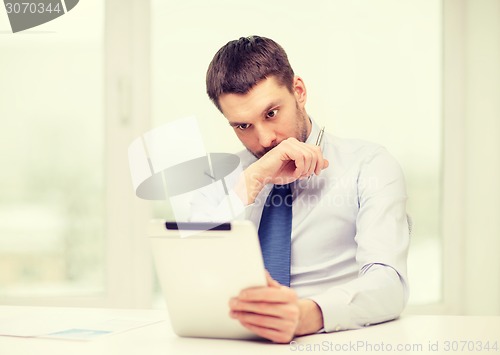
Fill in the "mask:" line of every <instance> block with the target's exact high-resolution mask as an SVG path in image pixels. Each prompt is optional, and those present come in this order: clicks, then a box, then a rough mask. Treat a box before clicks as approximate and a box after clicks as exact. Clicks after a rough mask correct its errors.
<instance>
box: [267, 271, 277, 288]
mask: <svg viewBox="0 0 500 355" xmlns="http://www.w3.org/2000/svg"><path fill="white" fill-rule="evenodd" d="M265 271H266V281H267V286H269V287H281V284H280V283H279V282H278V281H276V280H275V279H273V278H272V276H271V274H270V273H269V271H267V270H265Z"/></svg>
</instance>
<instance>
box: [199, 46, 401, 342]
mask: <svg viewBox="0 0 500 355" xmlns="http://www.w3.org/2000/svg"><path fill="white" fill-rule="evenodd" d="M206 82H207V93H208V95H209V97H210V99H211V100H212V101H213V102H214V104H215V105H216V106H217V108H218V109H219V110H220V112H221V113H222V114H223V115H224V116H225V118H226V119H227V120H228V122H229V124H230V125H231V126H232V127H233V129H234V131H235V133H236V135H237V136H238V138H239V139H240V141H241V142H242V143H243V145H244V146H245V147H246V151H244V152H242V153H241V154H240V158H241V160H242V162H243V167H244V172H243V175H242V177H241V179H240V181H239V183H238V184H236V186H235V187H234V190H233V191H232V193H233V194H234V196H237V198H236V200H238V202H239V203H240V204H242V206H245V209H246V210H245V218H248V219H250V220H253V221H254V222H255V223H256V225H257V226H259V224H260V227H259V237H260V239H261V244H262V243H264V242H266V241H267V239H266V238H271V237H269V236H268V235H266V236H263V234H264V232H262V233H261V231H263V230H264V227H263V226H262V223H263V222H264V219H268V216H267V215H268V214H269V213H274V212H270V210H267V209H266V206H265V205H266V199H268V196H270V191H271V190H272V189H273V185H275V186H290V191H291V192H290V193H291V195H290V196H291V201H292V202H291V206H292V211H293V212H292V215H293V219H292V220H291V225H292V226H291V235H290V236H289V237H288V238H289V240H290V244H291V260H290V264H291V265H289V268H290V271H289V273H290V275H289V278H290V287H288V286H286V285H285V286H284V285H282V284H280V283H278V282H277V281H276V280H274V279H273V277H272V276H271V275H269V274H268V285H267V287H259V288H252V289H246V290H242V291H241V293H240V294H239V295H238V296H237V297H235V298H234V299H231V300H230V301H229V307H230V316H231V317H233V318H235V319H237V320H239V321H240V322H241V324H242V325H243V326H245V327H246V328H248V329H250V330H251V331H253V332H254V333H256V334H258V335H260V336H263V337H265V338H268V339H270V340H272V341H274V342H278V343H285V342H289V341H290V340H291V339H293V337H294V336H298V335H305V334H311V333H315V332H318V331H321V330H324V331H326V332H332V331H339V330H345V329H354V328H359V327H362V326H367V325H369V324H373V323H380V322H383V321H387V320H391V319H394V318H397V317H398V316H399V314H400V313H401V311H402V310H403V308H404V307H405V305H406V302H407V299H408V284H407V277H406V259H407V252H408V245H409V232H408V222H407V217H406V212H405V204H406V191H405V183H404V178H403V175H402V172H401V169H400V167H399V165H398V164H397V162H396V161H395V160H394V159H393V158H392V157H391V156H390V155H389V154H388V153H387V151H386V150H385V149H384V148H382V147H380V146H378V145H376V144H372V143H368V142H363V141H357V140H344V139H339V138H336V137H334V136H332V135H330V134H327V133H325V134H324V137H323V140H322V142H321V144H320V145H319V146H316V145H315V143H316V140H317V137H318V135H319V127H318V126H317V125H316V123H315V122H314V121H312V119H311V118H310V117H309V116H308V114H307V113H306V109H305V104H306V99H307V91H306V86H305V84H304V81H303V80H302V78H300V77H299V76H296V75H294V72H293V70H292V68H291V66H290V64H289V62H288V58H287V55H286V53H285V51H284V50H283V48H281V46H279V45H278V44H277V43H275V42H274V41H272V40H271V39H268V38H264V37H259V36H251V37H246V38H240V39H238V40H234V41H231V42H229V43H227V44H226V45H225V46H223V47H222V48H221V49H220V50H219V51H218V52H217V54H216V55H215V56H214V58H213V60H212V62H211V63H210V66H209V68H208V71H207V78H206ZM273 191H274V189H273ZM283 201H284V200H283ZM268 202H269V201H268ZM233 203H234V200H233ZM266 223H267V222H266ZM271 223H272V221H271ZM263 249H264V247H263ZM273 252H274V251H273ZM273 252H271V253H273ZM267 265H268V264H267V263H266V267H267ZM273 276H274V275H273Z"/></svg>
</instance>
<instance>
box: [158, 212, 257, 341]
mask: <svg viewBox="0 0 500 355" xmlns="http://www.w3.org/2000/svg"><path fill="white" fill-rule="evenodd" d="M167 226H168V228H167ZM180 229H181V230H180ZM185 230H189V231H190V233H189V236H187V237H186V236H185V235H183V234H182V233H181V232H182V231H185ZM149 237H150V240H151V246H152V250H153V258H154V262H155V267H156V271H157V275H158V279H159V282H160V286H161V289H162V292H163V295H164V297H165V300H166V304H167V309H168V312H169V315H170V321H171V324H172V328H173V330H174V332H175V333H176V334H177V335H179V336H188V337H207V338H229V339H231V338H232V339H251V338H258V336H257V335H255V334H254V333H252V332H250V331H249V330H248V329H246V328H245V327H243V326H242V325H241V324H240V323H239V321H238V320H235V319H232V318H230V317H229V305H228V303H229V300H230V298H231V297H235V296H237V295H238V294H239V292H240V291H241V290H242V289H245V288H248V287H256V286H265V285H266V277H265V269H264V262H263V259H262V253H261V250H260V244H259V238H258V235H257V230H256V228H255V226H254V224H253V223H252V222H250V221H235V222H231V223H224V224H209V225H207V224H200V223H194V224H191V223H182V224H176V223H171V222H168V223H167V222H166V221H163V220H155V221H152V222H151V223H150V230H149Z"/></svg>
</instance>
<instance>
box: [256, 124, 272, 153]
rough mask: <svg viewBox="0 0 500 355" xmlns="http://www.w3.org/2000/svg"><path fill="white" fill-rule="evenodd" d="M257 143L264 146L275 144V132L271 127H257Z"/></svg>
mask: <svg viewBox="0 0 500 355" xmlns="http://www.w3.org/2000/svg"><path fill="white" fill-rule="evenodd" d="M257 134H258V139H259V144H260V145H261V146H262V147H264V148H269V147H273V146H274V145H275V144H276V133H275V132H274V130H272V129H266V128H260V129H258V132H257Z"/></svg>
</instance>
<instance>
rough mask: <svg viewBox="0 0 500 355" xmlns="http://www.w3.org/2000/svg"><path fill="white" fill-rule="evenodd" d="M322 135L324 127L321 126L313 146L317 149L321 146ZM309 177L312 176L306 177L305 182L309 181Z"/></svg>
mask: <svg viewBox="0 0 500 355" xmlns="http://www.w3.org/2000/svg"><path fill="white" fill-rule="evenodd" d="M323 133H325V126H323V127H322V128H321V129H320V130H319V133H318V138H316V144H315V146H317V147H320V146H321V142H322V141H323ZM311 176H312V174H311V175H309V176H308V177H307V181H309V179H311Z"/></svg>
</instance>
